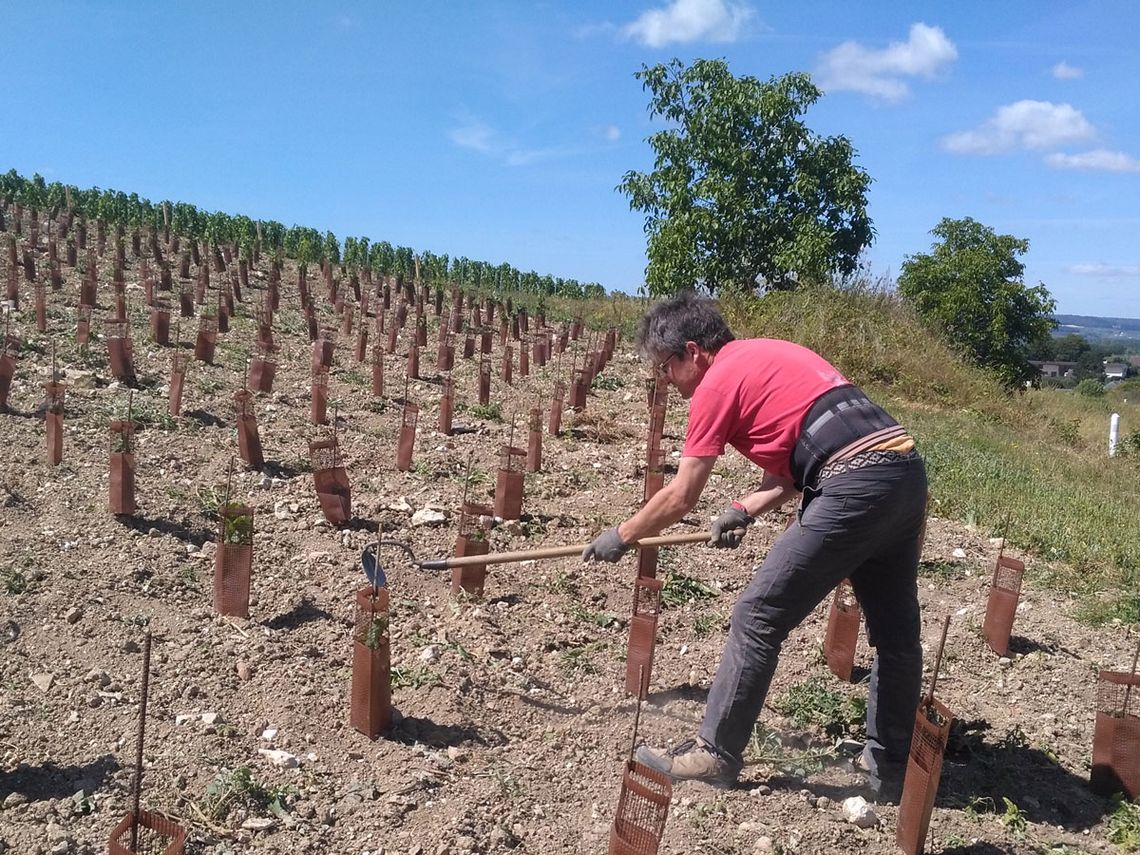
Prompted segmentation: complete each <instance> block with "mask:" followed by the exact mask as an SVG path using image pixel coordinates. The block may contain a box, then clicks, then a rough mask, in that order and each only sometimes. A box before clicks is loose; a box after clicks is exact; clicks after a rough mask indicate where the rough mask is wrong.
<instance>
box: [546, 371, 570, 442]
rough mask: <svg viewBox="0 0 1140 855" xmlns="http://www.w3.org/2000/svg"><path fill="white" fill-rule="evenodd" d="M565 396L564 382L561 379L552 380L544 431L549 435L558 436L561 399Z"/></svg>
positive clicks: (560, 422) (560, 421)
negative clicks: (552, 385)
mask: <svg viewBox="0 0 1140 855" xmlns="http://www.w3.org/2000/svg"><path fill="white" fill-rule="evenodd" d="M565 397H566V384H565V383H563V382H562V381H561V380H555V381H554V392H553V393H552V394H551V396H550V420H549V422H547V425H546V432H547V433H549V434H550V435H551V436H558V432H559V431H560V430H561V429H562V401H563V399H564V398H565Z"/></svg>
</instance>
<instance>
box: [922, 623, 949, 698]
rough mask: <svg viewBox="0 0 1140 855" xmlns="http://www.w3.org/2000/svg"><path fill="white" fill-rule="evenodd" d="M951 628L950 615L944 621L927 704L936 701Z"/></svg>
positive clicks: (927, 695)
mask: <svg viewBox="0 0 1140 855" xmlns="http://www.w3.org/2000/svg"><path fill="white" fill-rule="evenodd" d="M949 629H950V615H946V617H945V618H944V619H943V621H942V640H941V641H939V642H938V655H937V656H935V657H934V673H933V674H932V675H931V677H930V691H929V692H927V694H926V703H927V705H929V704H931V703H933V702H934V687H935V686H936V685H937V684H938V671H939V669H941V667H942V649H943V648H944V647H945V646H946V632H947V630H949Z"/></svg>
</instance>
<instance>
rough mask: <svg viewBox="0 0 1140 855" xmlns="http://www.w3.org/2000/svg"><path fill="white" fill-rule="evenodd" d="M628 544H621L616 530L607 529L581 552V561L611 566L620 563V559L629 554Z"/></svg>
mask: <svg viewBox="0 0 1140 855" xmlns="http://www.w3.org/2000/svg"><path fill="white" fill-rule="evenodd" d="M629 549H630V546H629V544H628V543H622V539H621V537H620V536H619V535H618V530H617V529H616V528H607V529H606V530H605V531H603V532H602V533H601V534H599V535H598V536H597V537H595V538H594V540H593V541H592V542H591V543H590V545H589V546H587V547H586V548H585V549H583V550H582V560H583V561H608V562H610V563H611V564H613V563H615V562H617V561H621V557H622V556H623V555H625V554H626V553H627V552H629Z"/></svg>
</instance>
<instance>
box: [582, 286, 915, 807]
mask: <svg viewBox="0 0 1140 855" xmlns="http://www.w3.org/2000/svg"><path fill="white" fill-rule="evenodd" d="M638 348H639V350H640V351H641V353H642V356H643V357H645V358H646V359H649V360H651V361H652V362H653V363H654V365H655V366H656V369H657V371H658V372H660V373H661V374H662V375H663V376H664V377H665V378H667V380H668V382H669V383H671V384H672V385H673V386H674V387H676V389H677V390H678V392H680V394H681V397H683V398H686V399H688V400H689V401H690V406H689V425H688V429H687V432H686V435H685V446H684V451H683V452H682V457H681V461H680V464H679V466H678V468H677V474H676V476H675V477H674V478H673V479H672V480H671V481H670V482H669V484H668V485H666V486H665V487H664V488H663V489H662V490H660V491H659V492H658V493H657V494H656V495H655V496H654V497H653V498H652V499H650V500H649V501H648V502H646V504H645V506H644V507H642V509H641V510H640V511H638V512H637V513H636V514H634V516H632V517H631V518H630V519H628V520H626V521H625V522H623V523H621V524H620V525H618V526H616V527H615V528H611V529H608V530H606V531H604V532H602V533H601V534H600V535H598V537H597V538H596V539H595V540H594V541H593V542H592V543H591V544H590V545H589V546H588V547H587V548H586V550H585V551H584V552H583V553H582V558H583V560H586V561H589V560H594V561H610V562H613V561H617V560H619V559H620V558H621V557H622V555H623V554H625V552H626V551H627V550H628V549H629V548H630V544H632V543H633V542H634V541H637V540H640V539H641V538H643V537H649V536H652V535H655V534H657V533H659V532H660V531H661V530H662V529H664V528H666V527H668V526H670V525H672V524H673V523H675V522H677V521H679V520H680V519H682V518H683V517H684V516H685V515H686V514H687V513H688V512H689V511H690V510H692V508H693V507H694V506H695V505H696V503H697V500H698V499H699V498H700V495H701V491H702V490H703V489H704V486H705V483H706V482H707V481H708V477H709V474H710V473H711V472H712V469H713V466H714V465H715V464H716V460H717V458H718V457H719V456H720V455H721V454H722V453H723V452H724V448H725V445H726V444H727V445H731V446H733V447H734V448H736V449H737V450H738V451H739V452H740V453H741V454H743V455H744V456H745V457H746V458H748V459H749V460H751V461H752V462H753V463H755V464H756V465H757V466H759V467H761V468H762V469H763V476H762V477H761V479H760V484H759V487H758V488H757V489H756V491H755V492H752V493H749V494H748V495H746V496H743V497H741V498H740V500H739V501H735V502H733V503H732V506H731V507H730V508H728V509H727V510H725V511H724V513H722V514H721V515H720V516H718V517H717V518H716V520H715V521H714V522H713V526H712V539H711V540H710V543H711V544H712V545H714V546H718V547H729V548H733V547H736V546H737V545H739V543H740V541H741V540H742V539H743V537H744V535H745V532H746V530H747V527H748V526H749V525H751V524H752V523H753V522H755V520H756V517H757V516H759V515H760V514H763V513H765V512H767V511H771V510H775V509H777V508H779V507H780V506H781V505H783V504H784V503H785V502H787V501H788V500H789V499H791V498H793V497H794V496H795V495H796V494H797V493H802V494H803V502H802V505H801V508H800V512H799V516H798V519H797V520H796V522H795V523H794V524H793V525H792V526H791V527H790V528H788V529H787V530H786V531H785V532H784V533H783V534H781V535H780V537H779V538H777V540H776V542H775V543H774V544H773V545H772V548H771V549H770V550H769V552H768V555H767V557H766V558H765V559H764V562H763V564H761V566H760V567H759V569H758V570H757V571H756V573H755V575H754V576H753V578H752V581H751V582H750V583H749V585H748V587H747V588H746V589H745V591H744V593H743V594H742V595H741V597H740V599H739V601H738V602H737V603H736V606H735V608H734V609H733V613H732V623H731V626H730V629H729V633H728V639H727V643H726V646H725V651H724V654H723V657H722V659H721V662H720V667H719V668H718V670H717V674H716V677H715V678H714V680H713V683H712V686H711V687H710V689H709V695H708V702H707V705H706V708H705V715H704V720H703V722H702V723H701V727H700V730H699V732H698V735H697V737H696V738H695V739H690V740H686V741H685V742H683V743H681V744H680V745H677V746H675V747H674V748H673V749H672V750H669V751H659V750H654V749H651V748H649V747H648V746H644V745H643V746H641V748H640V749H639V750H638V752H637V759H638V760H639V761H640V762H642V763H644V764H646V765H648V766H652V767H654V768H656V769H658V770H660V771H662V772H665V773H667V774H669V775H670V776H671V777H672V778H674V779H675V780H683V779H698V780H704V781H707V782H709V783H714V784H719V785H731V784H732V783H733V782H734V781H735V780H736V778H737V776H738V775H739V774H740V771H741V768H742V767H743V765H744V749H745V746H746V745H747V743H748V739H749V737H750V735H751V733H752V729H753V726H754V724H755V722H756V718H757V716H758V715H759V714H760V710H761V708H762V706H763V704H764V698H765V696H766V695H767V693H768V687H769V685H770V684H771V681H772V675H773V673H774V672H775V669H776V662H777V659H778V657H779V654H780V647H781V645H782V644H783V642H784V639H785V638H787V635H788V633H789V632H790V631H791V630H792V629H793V628H794V627H796V626H797V625H798V624H799V623H800V622H801V621H802V620H803V619H804V618H805V617H806V616H807V615H808V614H810V613H811V611H812V610H813V609H814V608H815V607H816V605H818V604H819V603H820V602H821V601H822V600H823V598H824V597H826V596H827V594H828V593H829V592H830V591H831V590H832V589H833V588H835V586H836V585H837V584H839V582H841V581H842V580H843V579H844V578H850V579H851V584H852V586H853V588H854V591H855V595H856V597H857V598H858V600H859V603H860V605H861V606H862V609H863V615H864V617H865V618H866V622H867V635H868V638H869V640H870V643H871V645H872V646H874V647H875V649H876V653H875V661H874V665H873V667H872V670H871V684H870V693H869V694H870V696H869V699H868V704H867V742H866V745H865V747H864V750H863V754H862V756H861V757H860V758H859V759H858V760H857V766H859V767H860V768H861V769H862V770H863V771H865V772H867V773H869V779H870V783H871V786H872V788H873V789H875V791H876V792H880V791H882V790H884V789H892V788H894V787H897V786H898V785H899V784H901V778H902V775H903V771H904V770H905V764H906V756H907V753H908V751H909V748H910V737H911V730H912V727H913V723H914V712H915V709H916V708H917V706H918V701H919V692H920V683H921V679H922V647H921V643H920V640H919V631H920V619H919V607H918V594H917V571H918V560H919V553H920V551H921V548H922V544H921V538H922V529H923V521H924V518H925V503H926V471H925V468H924V466H923V462H922V458H921V457H920V456H919V455H918V453H917V452H916V451H915V448H914V441H913V439H911V437H910V436H908V435H907V433H906V431H905V430H904V429H903V428H902V427H901V426H900V425H899V424H898V423H897V422H896V421H895V420H894V419H892V418H891V417H890V416H889V415H888V414H887V413H886V412H885V411H884V410H883V409H881V408H880V407H879V406H877V405H876V404H874V403H872V402H871V401H870V400H869V399H868V398H867V396H866V395H865V394H864V393H863V392H862V391H860V390H859V389H858V388H857V387H856V386H853V385H852V384H850V383H849V382H848V381H847V380H846V379H844V377H843V376H842V375H841V374H840V373H839V371H837V370H836V369H835V368H834V367H832V366H831V365H830V364H828V363H827V361H825V360H824V359H823V358H822V357H820V356H819V355H818V354H816V353H814V352H812V351H811V350H808V349H807V348H804V347H801V346H799V345H797V344H793V343H791V342H787V341H779V340H775V339H749V340H743V341H737V340H735V338H734V336H733V334H732V332H731V331H730V330H729V328H728V326H727V324H726V323H725V321H724V319H723V318H722V317H721V315H720V313H719V311H718V310H717V309H716V307H715V305H714V303H713V302H712V301H711V300H708V299H703V298H700V297H697V296H696V295H694V294H691V293H689V294H683V295H681V296H679V297H675V298H673V299H670V300H667V301H664V302H661V303H658V304H657V305H655V306H654V307H653V308H652V309H650V311H649V312H648V314H646V316H645V317H644V318H642V323H641V329H640V331H639V333H638Z"/></svg>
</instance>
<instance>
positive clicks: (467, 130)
mask: <svg viewBox="0 0 1140 855" xmlns="http://www.w3.org/2000/svg"><path fill="white" fill-rule="evenodd" d="M447 136H448V137H449V138H450V139H451V141H452V142H453V143H455V144H456V145H457V146H459V147H460V148H469V149H471V150H472V151H478V152H482V153H483V154H490V153H492V152H494V151H495V150H496V149H497V148H498V145H497V144H496V142H495V132H494V130H492V129H491V128H490V127H488V126H487V125H485V124H484V123H483V122H480V121H479V120H478V119H468V120H467V121H466V122H464V123H463V124H462V125H460V126H459V127H458V128H453V129H452V130H450V131H448V133H447Z"/></svg>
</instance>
